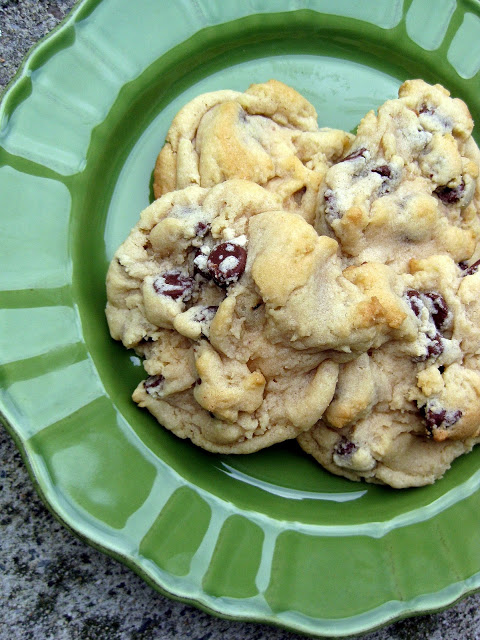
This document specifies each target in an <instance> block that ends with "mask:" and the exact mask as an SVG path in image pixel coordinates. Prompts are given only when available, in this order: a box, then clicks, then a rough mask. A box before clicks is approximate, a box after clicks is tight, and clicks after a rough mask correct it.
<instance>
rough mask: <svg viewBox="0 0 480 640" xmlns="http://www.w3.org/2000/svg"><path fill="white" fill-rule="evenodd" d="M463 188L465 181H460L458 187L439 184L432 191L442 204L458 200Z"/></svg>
mask: <svg viewBox="0 0 480 640" xmlns="http://www.w3.org/2000/svg"><path fill="white" fill-rule="evenodd" d="M464 190H465V183H464V182H463V180H462V182H461V183H460V184H459V185H458V187H447V186H446V185H445V186H440V187H437V188H436V189H435V191H434V192H433V193H434V194H435V195H436V196H438V197H439V198H440V200H441V201H442V202H443V203H444V204H455V203H456V202H458V201H459V200H460V198H461V197H462V195H463V192H464Z"/></svg>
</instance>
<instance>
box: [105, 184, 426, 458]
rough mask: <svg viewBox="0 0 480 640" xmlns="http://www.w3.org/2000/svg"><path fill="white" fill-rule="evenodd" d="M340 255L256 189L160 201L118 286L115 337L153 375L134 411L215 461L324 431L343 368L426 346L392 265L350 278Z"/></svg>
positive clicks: (111, 301) (110, 283) (112, 313)
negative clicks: (407, 346) (388, 346)
mask: <svg viewBox="0 0 480 640" xmlns="http://www.w3.org/2000/svg"><path fill="white" fill-rule="evenodd" d="M337 249H338V245H337V242H336V241H335V240H333V239H331V238H322V237H319V236H318V235H317V233H316V232H315V230H314V229H313V227H312V226H311V225H309V224H308V223H307V222H305V220H304V219H303V218H302V217H301V216H299V215H298V214H296V213H290V212H287V211H283V210H282V209H281V208H280V199H279V198H278V197H277V196H275V195H274V194H272V193H270V192H269V191H267V190H265V189H264V188H262V187H260V186H259V185H257V184H255V183H252V182H247V181H244V180H230V181H226V182H224V183H221V184H219V185H216V186H215V187H212V188H211V189H204V188H201V187H198V186H191V187H187V188H186V189H183V190H177V191H174V192H172V193H168V194H166V195H164V196H162V197H161V198H159V199H158V200H156V201H155V202H154V203H153V204H152V205H150V206H149V207H147V208H146V209H145V210H144V211H143V212H142V214H141V216H140V220H139V222H138V223H137V225H136V226H135V227H134V228H133V229H132V231H131V233H130V235H129V237H128V238H127V240H126V241H125V242H124V243H123V244H122V246H121V247H120V248H119V249H118V251H117V252H116V254H115V256H114V258H113V260H112V262H111V265H110V268H109V272H108V276H107V296H108V303H107V308H106V314H107V320H108V323H109V327H110V331H111V334H112V337H114V338H115V339H117V340H121V341H122V342H123V344H124V345H125V346H126V347H129V348H134V349H136V351H137V352H138V353H139V354H140V355H142V356H144V358H145V360H144V367H145V369H146V371H147V373H148V374H149V376H150V377H149V378H148V379H147V380H145V381H144V382H143V383H141V385H140V386H139V388H138V389H137V390H136V392H135V394H134V399H135V400H136V401H137V402H139V403H140V404H142V406H146V407H147V408H148V409H149V410H150V411H151V412H152V413H153V414H154V415H156V416H157V417H158V418H159V420H160V421H161V422H162V423H163V424H164V425H165V426H166V427H167V428H170V429H172V430H173V431H175V432H176V433H177V434H178V435H182V436H183V437H190V438H191V439H192V440H194V442H196V444H199V445H200V446H203V447H205V448H207V449H209V450H211V451H230V452H246V451H252V450H256V449H259V448H262V447H264V446H267V445H269V444H272V443H273V442H277V441H279V440H284V439H286V438H293V437H295V436H296V435H298V433H300V432H301V431H303V430H305V429H309V428H310V427H312V426H313V425H314V424H315V422H316V421H317V420H319V419H320V417H321V416H322V414H323V411H324V410H325V409H326V407H327V406H328V404H329V402H330V401H331V399H332V396H333V393H334V390H335V384H336V381H337V374H338V362H344V361H345V360H349V359H351V358H353V357H355V356H356V355H357V354H358V353H361V352H363V351H365V350H367V349H370V348H372V347H376V346H379V345H380V344H383V343H384V342H386V341H388V340H400V339H401V340H403V341H406V342H408V341H413V340H415V339H416V335H417V329H416V320H415V316H414V314H413V313H412V312H411V310H410V307H409V304H408V301H407V300H406V299H405V298H404V297H403V289H402V284H401V282H400V279H399V277H398V276H396V275H395V274H394V272H393V271H391V270H389V269H388V267H385V266H384V265H361V266H359V267H348V268H347V269H344V266H343V265H342V260H341V258H340V257H339V256H338V255H337ZM284 273H288V277H282V276H281V274H284Z"/></svg>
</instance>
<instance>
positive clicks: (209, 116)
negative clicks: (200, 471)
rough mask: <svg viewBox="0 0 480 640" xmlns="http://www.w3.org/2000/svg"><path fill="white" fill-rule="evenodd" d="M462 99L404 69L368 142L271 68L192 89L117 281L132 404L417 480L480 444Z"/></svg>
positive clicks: (476, 162) (475, 157)
mask: <svg viewBox="0 0 480 640" xmlns="http://www.w3.org/2000/svg"><path fill="white" fill-rule="evenodd" d="M472 129H473V122H472V118H471V116H470V113H469V112H468V109H467V107H466V105H465V104H464V103H463V102H462V101H461V100H458V99H453V98H451V97H450V95H449V93H448V91H446V90H445V89H444V88H443V87H441V86H440V85H435V86H430V85H428V84H426V83H425V82H423V81H421V80H413V81H407V82H405V83H404V84H403V85H402V86H401V88H400V90H399V97H398V98H397V99H394V100H389V101H387V102H386V103H385V104H384V105H382V106H381V107H380V108H379V109H378V113H374V112H373V111H372V112H370V113H368V114H367V115H366V116H365V118H364V119H363V120H362V122H361V123H360V125H359V127H358V130H357V134H356V136H355V137H353V136H351V135H350V134H346V133H344V132H341V131H336V130H330V129H319V128H318V125H317V121H316V113H315V110H314V109H313V107H312V105H310V103H309V102H308V101H307V100H305V99H304V98H303V97H302V96H300V95H299V94H298V93H297V92H296V91H294V90H293V89H291V88H289V87H286V86H285V85H283V84H282V83H279V82H277V81H275V80H271V81H269V82H267V83H264V84H259V85H252V86H251V87H250V88H249V89H248V90H247V91H245V92H244V93H241V92H236V91H217V92H213V93H208V94H204V95H202V96H199V97H198V98H195V99H194V100H192V101H191V102H190V103H188V104H187V105H186V106H185V107H184V108H183V109H181V111H180V112H179V113H178V115H177V116H176V118H175V119H174V121H173V122H172V125H171V127H170V129H169V132H168V135H167V140H166V143H165V146H164V147H163V149H162V150H161V152H160V154H159V156H158V159H157V163H156V167H155V172H154V192H155V195H156V196H157V198H158V199H157V200H156V201H155V202H154V203H153V204H152V205H150V206H149V207H147V208H146V209H145V210H144V211H143V212H142V213H141V216H140V220H139V222H138V223H137V224H136V225H135V227H134V228H133V229H132V231H131V233H130V234H129V236H128V238H127V239H126V241H125V242H124V243H123V244H122V246H121V247H120V248H119V249H118V251H117V252H116V254H115V256H114V259H113V260H112V262H111V265H110V268H109V272H108V277H107V294H108V304H107V310H106V312H107V319H108V323H109V327H110V331H111V334H112V337H113V338H115V339H117V340H121V341H122V342H123V344H124V345H125V346H126V347H127V348H132V349H134V350H135V351H136V352H137V354H139V355H140V356H141V357H143V358H144V368H145V370H146V373H147V374H148V377H147V378H146V379H145V380H144V381H143V382H142V383H140V384H139V385H138V387H137V389H136V390H135V391H134V393H133V399H134V400H135V402H137V403H138V404H139V405H140V406H141V407H145V408H147V409H148V410H149V411H150V412H151V413H152V414H153V415H154V416H155V417H156V418H157V419H158V421H159V422H160V423H161V424H162V425H164V426H165V427H166V428H167V429H170V430H171V431H172V432H173V433H175V434H176V435H177V436H179V437H181V438H189V439H190V440H192V442H194V443H195V444H196V445H199V446H200V447H203V448H204V449H206V450H208V451H212V452H222V453H250V452H253V451H258V450H259V449H261V448H263V447H267V446H270V445H272V444H274V443H276V442H280V441H283V440H287V439H293V438H297V439H298V442H299V443H300V445H301V447H302V448H303V449H304V450H305V451H306V452H307V453H309V454H311V455H313V456H314V458H315V459H316V460H318V462H319V463H320V464H321V465H323V466H324V467H325V468H326V469H328V470H329V471H331V472H332V473H335V474H338V475H342V476H345V477H347V478H350V479H352V480H366V481H368V482H375V483H383V484H388V485H391V486H392V487H397V488H404V487H410V486H421V485H425V484H428V483H432V482H434V481H435V480H436V479H438V478H440V477H442V475H443V474H444V473H445V471H446V470H447V469H448V468H449V467H450V465H451V463H452V461H453V460H454V459H455V458H456V457H458V456H459V455H461V454H463V453H466V452H468V451H470V450H471V448H472V447H473V446H474V445H475V444H476V443H477V442H478V441H479V440H480V362H479V358H480V355H479V354H480V302H479V301H480V272H479V266H480V260H479V258H480V251H479V246H480V244H479V233H480V227H479V221H478V211H479V206H480V187H479V184H480V183H479V166H480V153H479V151H478V148H477V146H476V144H475V142H474V140H473V138H472V135H471V134H472Z"/></svg>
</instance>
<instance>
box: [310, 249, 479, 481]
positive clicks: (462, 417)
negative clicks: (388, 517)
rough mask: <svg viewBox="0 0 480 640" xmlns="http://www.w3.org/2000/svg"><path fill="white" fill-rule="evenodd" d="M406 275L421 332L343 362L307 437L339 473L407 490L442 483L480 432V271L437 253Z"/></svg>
mask: <svg viewBox="0 0 480 640" xmlns="http://www.w3.org/2000/svg"><path fill="white" fill-rule="evenodd" d="M404 281H405V287H406V288H405V296H406V298H407V299H408V300H409V303H410V305H411V307H412V310H413V312H414V315H415V317H416V322H417V328H418V338H417V340H416V341H414V342H411V343H406V342H402V340H399V341H397V342H396V343H395V344H393V343H388V344H384V345H382V346H381V347H380V348H379V349H377V350H375V351H373V352H371V355H368V354H363V355H361V356H360V357H359V358H357V359H356V360H354V361H352V362H349V363H346V364H343V365H341V369H340V373H339V379H338V383H337V387H336V390H335V395H334V398H333V400H332V402H331V403H330V405H329V407H328V408H327V410H326V412H325V414H324V416H323V419H322V420H321V421H319V422H318V423H317V424H316V425H315V427H314V428H313V429H312V430H311V431H309V432H308V433H307V434H302V435H301V436H299V438H298V441H299V443H300V445H301V446H302V448H303V449H304V450H305V451H307V452H308V453H310V454H312V455H313V456H314V457H315V458H316V459H317V460H318V461H319V462H320V464H322V465H323V466H324V467H325V468H327V469H329V470H330V471H332V472H334V473H336V474H338V475H343V476H345V477H347V478H350V479H354V480H360V479H365V480H367V481H370V482H378V483H386V484H389V485H391V486H393V487H398V488H404V487H409V486H421V485H424V484H429V483H432V482H434V481H435V480H436V479H438V478H440V477H442V476H443V474H444V473H445V471H446V470H447V469H448V468H449V467H450V465H451V462H452V461H453V460H454V459H455V458H456V457H458V456H459V455H461V454H463V453H466V452H468V451H470V450H471V449H472V447H473V446H474V444H476V443H478V442H479V440H480V370H479V361H478V359H479V357H478V355H477V354H478V347H479V339H480V325H479V324H478V305H479V303H478V299H479V295H480V273H478V272H477V270H476V268H473V269H470V271H469V270H468V269H466V268H465V267H464V268H463V269H462V268H461V267H459V266H458V265H457V264H456V263H455V262H454V261H453V260H452V259H451V258H449V257H447V256H432V257H430V258H426V259H423V260H413V261H412V264H411V273H410V274H406V275H405V276H404Z"/></svg>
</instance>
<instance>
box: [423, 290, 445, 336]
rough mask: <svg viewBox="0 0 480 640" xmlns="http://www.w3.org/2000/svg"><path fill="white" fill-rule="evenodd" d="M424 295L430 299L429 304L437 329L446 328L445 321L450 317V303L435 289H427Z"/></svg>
mask: <svg viewBox="0 0 480 640" xmlns="http://www.w3.org/2000/svg"><path fill="white" fill-rule="evenodd" d="M422 295H423V296H424V297H425V298H427V299H428V300H429V301H430V304H428V306H429V311H430V313H431V316H432V320H433V322H434V323H435V326H436V327H437V329H440V330H441V329H444V328H445V321H446V319H447V318H448V305H447V303H446V302H445V298H444V297H443V296H442V295H441V294H440V293H435V292H434V291H427V292H426V293H424V294H422Z"/></svg>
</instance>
